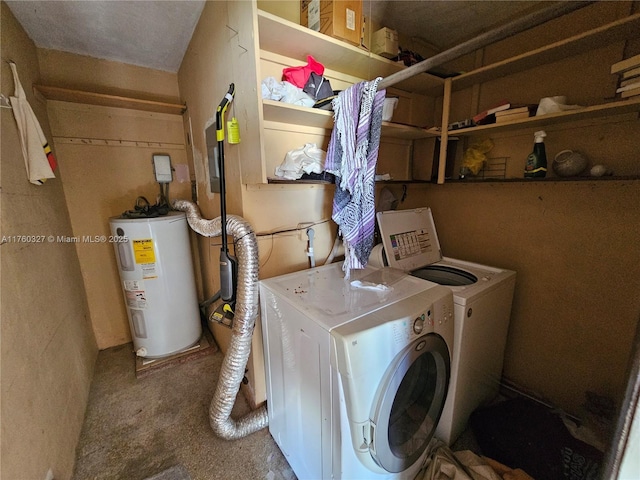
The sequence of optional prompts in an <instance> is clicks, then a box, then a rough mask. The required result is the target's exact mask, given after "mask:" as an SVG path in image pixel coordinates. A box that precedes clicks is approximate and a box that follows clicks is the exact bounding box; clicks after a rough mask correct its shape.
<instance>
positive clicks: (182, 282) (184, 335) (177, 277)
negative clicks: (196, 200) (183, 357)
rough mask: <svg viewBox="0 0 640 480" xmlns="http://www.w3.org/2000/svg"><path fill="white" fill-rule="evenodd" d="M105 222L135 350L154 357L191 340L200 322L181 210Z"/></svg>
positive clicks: (196, 336) (197, 337)
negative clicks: (108, 229) (116, 263)
mask: <svg viewBox="0 0 640 480" xmlns="http://www.w3.org/2000/svg"><path fill="white" fill-rule="evenodd" d="M109 223H110V225H111V234H112V238H113V240H114V248H115V251H116V259H117V262H118V270H119V272H120V283H121V287H122V293H123V294H124V301H125V306H126V309H127V316H128V317H129V326H130V328H131V336H132V337H133V345H134V347H135V350H136V353H137V354H138V355H139V356H141V357H147V358H159V357H165V356H168V355H171V354H174V353H178V352H180V351H182V350H185V349H187V348H189V347H191V346H193V345H195V344H196V343H197V342H198V341H199V340H200V336H201V334H202V327H201V323H200V312H199V307H198V296H197V294H196V285H195V277H194V272H193V263H192V259H191V247H190V244H189V230H188V226H187V220H186V216H185V214H184V213H183V212H173V211H172V212H169V214H168V215H166V216H161V217H155V218H120V217H113V218H111V219H110V220H109Z"/></svg>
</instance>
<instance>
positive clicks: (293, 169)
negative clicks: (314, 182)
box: [276, 143, 327, 180]
mask: <svg viewBox="0 0 640 480" xmlns="http://www.w3.org/2000/svg"><path fill="white" fill-rule="evenodd" d="M326 157H327V152H325V151H324V150H321V149H319V148H318V146H317V145H316V144H315V143H307V144H305V146H304V147H301V148H296V149H295V150H291V151H290V152H287V154H286V155H285V157H284V161H283V162H282V164H281V165H280V166H279V167H276V176H278V177H282V178H286V179H287V180H298V179H299V178H300V177H302V175H303V174H305V173H322V172H323V171H324V161H325V158H326Z"/></svg>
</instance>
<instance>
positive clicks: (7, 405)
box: [0, 2, 98, 479]
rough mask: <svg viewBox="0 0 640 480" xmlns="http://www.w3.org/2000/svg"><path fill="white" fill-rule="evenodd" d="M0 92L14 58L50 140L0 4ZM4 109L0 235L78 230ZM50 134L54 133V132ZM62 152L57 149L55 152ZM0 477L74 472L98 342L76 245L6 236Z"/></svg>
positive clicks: (19, 43) (25, 56)
mask: <svg viewBox="0 0 640 480" xmlns="http://www.w3.org/2000/svg"><path fill="white" fill-rule="evenodd" d="M0 8H1V12H0V15H1V23H2V41H1V43H2V60H3V61H2V64H1V65H0V68H1V72H2V93H3V94H5V95H7V96H8V95H12V94H13V79H12V76H11V71H10V69H9V65H8V64H7V63H6V62H5V59H13V60H14V61H15V63H16V64H17V67H18V73H19V75H20V80H21V82H22V85H23V86H24V89H25V91H26V93H27V97H28V100H29V102H30V104H31V106H32V107H33V109H34V111H35V113H36V115H37V117H38V119H39V121H40V124H41V126H42V127H43V129H44V131H45V134H46V135H47V137H48V138H49V139H51V132H50V129H49V122H48V120H47V113H46V110H45V105H44V104H43V103H41V102H39V101H37V100H36V99H35V98H34V97H33V94H32V91H31V84H32V83H35V82H38V81H39V78H40V72H39V68H38V59H37V55H36V49H35V47H34V45H33V43H32V42H31V40H30V39H29V38H28V37H27V35H26V34H25V32H24V31H23V30H22V28H21V27H20V26H19V25H18V23H17V21H16V20H15V18H14V17H13V15H12V14H11V12H10V11H9V9H8V8H7V6H6V4H5V3H4V2H2V4H1V5H0ZM1 115H2V164H1V168H2V172H1V173H2V196H1V197H0V198H1V201H2V206H1V212H2V213H1V215H2V223H1V228H2V233H1V235H2V236H13V235H45V236H48V235H68V236H71V235H72V229H71V222H70V219H69V214H68V211H67V206H66V204H65V197H64V193H63V189H62V182H61V179H60V171H59V170H57V171H56V172H55V173H56V176H57V178H55V179H51V180H49V181H47V182H46V183H45V184H44V185H41V186H36V185H32V184H30V183H29V182H28V180H27V176H26V172H25V167H24V160H23V158H22V152H21V148H20V143H19V139H18V133H17V128H16V123H15V120H14V118H13V114H12V112H11V110H8V109H4V108H3V109H1ZM50 141H51V140H50ZM56 153H57V152H56ZM0 253H1V256H2V257H1V268H2V277H1V282H2V292H1V302H2V303H1V313H2V333H1V338H2V345H1V351H2V357H1V361H2V387H1V393H2V420H1V424H2V433H1V440H0V442H1V445H2V446H1V449H2V450H1V456H2V466H1V470H0V477H2V478H6V479H43V478H45V476H46V475H47V471H48V470H49V469H51V470H52V472H53V474H54V476H55V478H60V479H64V478H70V477H71V474H72V471H73V462H74V458H75V448H76V443H77V441H78V437H79V435H80V429H81V427H82V421H83V417H84V411H85V407H86V404H87V398H88V393H89V386H90V382H91V377H92V374H93V366H94V363H95V359H96V355H97V353H98V349H97V347H96V342H95V339H94V336H93V332H92V330H91V323H90V320H89V315H88V309H87V303H86V299H85V291H84V286H83V283H82V276H81V273H80V266H79V262H78V256H77V253H76V250H75V247H74V245H72V244H62V243H56V242H51V243H49V242H47V241H45V243H36V244H30V243H14V242H12V241H8V242H7V243H4V244H3V245H2V247H1V250H0Z"/></svg>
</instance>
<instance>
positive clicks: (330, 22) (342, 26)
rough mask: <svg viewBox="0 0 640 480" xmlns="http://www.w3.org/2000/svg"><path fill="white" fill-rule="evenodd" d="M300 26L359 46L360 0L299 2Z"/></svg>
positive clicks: (312, 0) (308, 0) (360, 31)
mask: <svg viewBox="0 0 640 480" xmlns="http://www.w3.org/2000/svg"><path fill="white" fill-rule="evenodd" d="M300 24H301V25H303V26H305V27H308V28H310V29H312V30H315V31H316V32H320V33H324V34H325V35H329V36H331V37H335V38H338V39H340V40H344V41H346V42H349V43H351V44H353V45H360V36H361V33H362V0H301V1H300Z"/></svg>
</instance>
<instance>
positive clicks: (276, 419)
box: [260, 263, 454, 480]
mask: <svg viewBox="0 0 640 480" xmlns="http://www.w3.org/2000/svg"><path fill="white" fill-rule="evenodd" d="M354 282H355V283H354ZM260 307H261V322H262V332H263V342H264V351H265V369H266V379H267V410H268V414H269V431H270V433H271V435H272V436H273V438H274V439H275V441H276V443H277V444H278V446H279V447H280V449H281V450H282V452H283V454H284V455H285V457H286V459H287V460H288V462H289V464H290V465H291V468H292V469H293V471H294V472H295V474H296V475H297V477H298V479H300V480H305V479H310V480H319V479H352V480H356V479H357V480H360V479H380V480H382V479H384V480H388V479H413V478H414V477H415V475H416V473H417V472H418V470H419V469H420V467H421V464H422V461H423V460H424V457H425V456H426V453H427V446H428V444H429V441H430V440H431V438H432V436H433V433H434V431H435V427H436V425H437V423H438V419H439V418H440V415H441V412H442V408H443V406H444V401H445V397H446V394H447V389H448V381H449V380H448V379H449V376H450V357H451V347H452V344H453V341H454V340H453V335H454V333H453V296H452V293H451V290H450V289H448V288H446V287H442V286H439V285H437V284H435V283H431V282H426V281H424V280H420V279H418V278H414V277H412V276H409V275H407V274H405V273H404V272H400V271H398V270H396V269H390V268H382V269H375V268H371V267H368V268H366V269H364V270H352V272H351V279H350V280H347V279H345V278H344V274H343V272H342V269H341V265H340V264H337V263H334V264H330V265H325V266H323V267H320V268H314V269H310V270H305V271H301V272H295V273H291V274H288V275H283V276H280V277H275V278H271V279H267V280H263V281H261V282H260Z"/></svg>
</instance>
